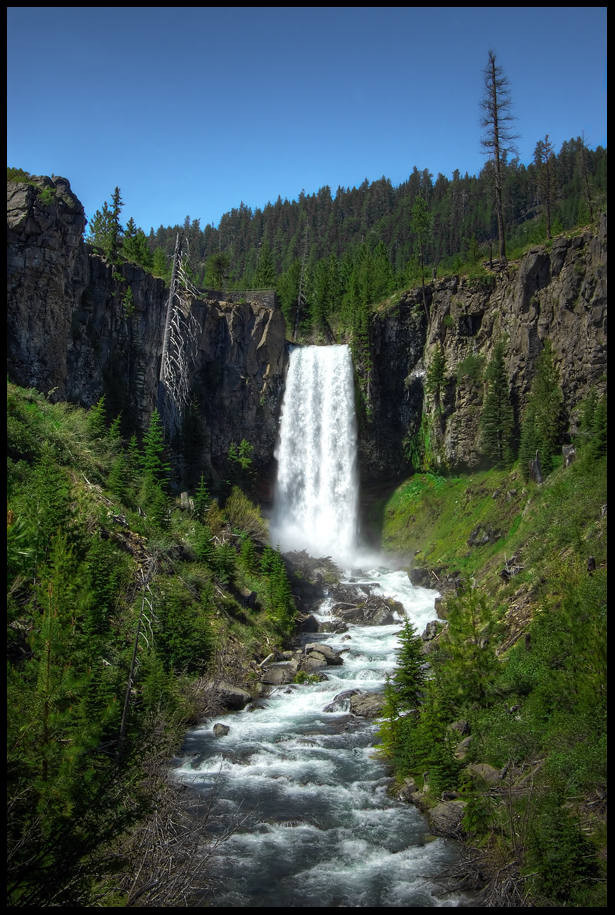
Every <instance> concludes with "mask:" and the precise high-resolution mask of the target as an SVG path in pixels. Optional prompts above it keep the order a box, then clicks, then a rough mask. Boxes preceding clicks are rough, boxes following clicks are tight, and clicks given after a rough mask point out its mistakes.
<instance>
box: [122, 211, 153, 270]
mask: <svg viewBox="0 0 615 915" xmlns="http://www.w3.org/2000/svg"><path fill="white" fill-rule="evenodd" d="M122 254H123V255H124V257H125V258H126V260H128V261H132V262H133V263H134V264H140V265H141V266H142V267H145V268H146V270H151V269H152V266H153V263H154V258H153V255H152V252H151V250H150V246H149V243H148V240H147V237H146V235H145V232H144V231H143V229H139V228H137V226H136V224H135V221H134V219H133V218H132V216H131V217H130V219H129V220H128V223H127V225H126V230H125V232H124V239H123V241H122Z"/></svg>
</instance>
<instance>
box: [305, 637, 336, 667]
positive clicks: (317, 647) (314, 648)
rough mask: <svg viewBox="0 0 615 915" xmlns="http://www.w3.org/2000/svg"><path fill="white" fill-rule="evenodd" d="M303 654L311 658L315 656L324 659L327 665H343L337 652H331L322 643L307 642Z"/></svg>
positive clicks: (330, 649) (331, 650)
mask: <svg viewBox="0 0 615 915" xmlns="http://www.w3.org/2000/svg"><path fill="white" fill-rule="evenodd" d="M305 653H306V654H308V655H310V656H311V657H313V656H314V655H316V656H317V657H318V656H320V657H322V658H324V660H325V661H326V662H327V664H343V663H344V660H343V658H341V657H340V655H339V654H337V652H335V651H333V649H332V648H330V647H329V646H328V645H324V644H323V643H322V642H308V644H307V645H306V646H305Z"/></svg>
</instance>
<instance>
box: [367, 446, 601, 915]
mask: <svg viewBox="0 0 615 915" xmlns="http://www.w3.org/2000/svg"><path fill="white" fill-rule="evenodd" d="M606 472H607V471H606V457H599V458H597V459H596V457H595V455H590V454H589V452H587V451H586V452H584V451H581V452H580V457H579V459H578V460H577V461H576V463H573V464H572V465H571V466H570V467H559V468H557V469H556V470H555V471H554V472H553V473H552V474H551V475H550V476H549V477H548V478H547V480H546V481H545V483H544V484H542V485H540V486H539V485H537V484H534V483H528V482H525V481H524V480H523V478H522V476H521V474H520V471H519V468H518V467H516V468H513V469H512V470H509V471H504V470H491V471H486V472H483V473H477V474H473V475H469V476H464V477H455V478H443V477H437V476H433V475H430V474H420V475H417V476H414V477H412V478H410V479H409V480H407V481H406V482H405V483H403V484H402V485H401V486H399V487H398V489H397V490H396V491H395V492H394V493H393V495H392V496H391V497H390V498H389V499H387V500H383V501H381V503H380V504H376V505H374V506H373V508H372V523H373V524H374V525H376V524H378V523H379V522H380V523H381V524H382V545H383V548H384V550H385V551H388V552H390V553H395V554H396V555H397V556H400V557H402V558H403V559H404V560H405V561H406V562H407V564H408V567H409V568H410V571H411V574H413V575H414V576H415V577H416V575H417V571H419V572H421V573H422V574H423V580H424V576H425V575H428V576H429V577H430V578H431V580H432V581H433V583H434V584H436V582H435V578H436V576H437V578H438V580H439V582H440V586H441V590H442V593H443V601H442V604H441V608H440V615H441V616H442V617H443V618H446V619H447V621H448V622H447V626H446V627H445V628H443V627H440V628H439V632H438V635H437V636H436V638H434V639H431V640H428V641H425V642H422V641H421V639H420V638H419V637H418V636H415V638H414V641H413V642H412V640H411V644H410V647H408V648H407V649H406V652H405V655H404V654H402V655H400V662H399V667H398V669H397V670H398V674H397V679H396V678H394V679H393V681H392V682H391V685H390V688H389V703H388V711H387V719H386V720H385V723H384V725H383V728H382V738H383V747H382V752H384V753H385V754H386V755H388V756H389V758H391V759H392V760H393V762H394V764H395V767H396V772H397V775H398V778H399V781H400V784H401V783H403V780H404V779H406V780H407V781H406V785H405V788H404V790H405V793H406V796H410V795H411V796H412V800H413V801H414V802H415V803H417V804H418V806H420V807H421V808H422V809H424V810H428V811H429V810H431V811H432V814H433V813H434V812H435V813H436V814H437V813H440V814H441V813H442V810H443V809H444V808H443V800H444V801H445V802H446V804H447V805H448V813H449V814H451V815H453V828H452V831H451V832H450V834H455V835H457V836H458V837H459V838H462V839H463V840H464V841H465V843H466V848H467V849H468V850H469V852H468V864H467V868H466V870H465V871H463V868H462V869H461V871H460V872H459V874H458V876H461V877H462V881H463V885H464V886H466V887H472V888H476V889H482V892H483V897H482V898H483V899H484V904H487V905H498V906H499V905H504V906H510V905H513V906H525V905H555V906H561V905H568V906H569V905H576V906H579V905H588V906H591V907H594V906H598V907H601V906H603V905H605V904H606V600H607V598H606V581H607V554H606V539H607V521H606V517H607V516H606ZM590 557H592V558H591V559H590ZM588 563H589V567H590V568H589V569H588ZM594 566H595V568H594ZM413 570H414V571H413ZM412 652H414V653H415V654H416V655H417V656H418V655H419V654H420V657H421V658H422V659H423V660H428V661H429V664H430V670H429V673H428V674H427V676H426V678H423V679H422V681H421V683H420V687H421V689H422V692H423V698H422V701H421V704H420V706H419V709H418V710H414V711H412V710H411V709H410V708H409V707H408V708H406V707H405V706H404V701H403V695H404V682H405V681H404V673H403V672H404V669H405V671H406V674H408V675H409V674H410V673H411V672H412V670H413V669H415V668H416V665H415V668H413V667H412V664H410V662H409V661H408V658H409V657H410V656H411V655H412ZM404 659H405V660H404ZM404 665H405V667H404ZM400 672H401V673H400ZM421 676H422V677H423V675H421ZM400 684H401V686H400ZM405 688H406V691H407V682H406V684H405ZM443 792H447V793H445V794H443ZM438 805H440V806H438ZM455 815H456V816H457V820H455ZM436 822H437V816H436Z"/></svg>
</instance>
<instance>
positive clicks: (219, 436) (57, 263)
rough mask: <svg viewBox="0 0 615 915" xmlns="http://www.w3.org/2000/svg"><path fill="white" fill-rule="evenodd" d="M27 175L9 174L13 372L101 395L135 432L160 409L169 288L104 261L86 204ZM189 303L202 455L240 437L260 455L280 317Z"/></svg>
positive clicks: (77, 394) (65, 390) (280, 343)
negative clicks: (90, 234) (88, 235)
mask: <svg viewBox="0 0 615 915" xmlns="http://www.w3.org/2000/svg"><path fill="white" fill-rule="evenodd" d="M32 180H33V182H34V183H29V182H21V183H16V182H7V230H8V303H7V324H8V372H9V377H10V379H11V380H12V381H14V382H16V383H17V384H20V385H23V386H24V387H34V388H36V389H37V390H40V391H43V392H48V391H51V390H53V394H52V395H51V398H52V399H53V400H69V401H72V402H74V403H79V404H82V405H84V406H89V405H91V404H92V403H95V402H96V401H97V400H98V399H99V398H100V397H101V396H102V394H103V393H104V394H105V396H106V404H107V406H108V407H109V409H110V411H111V412H112V413H117V412H119V411H120V410H121V411H122V413H123V415H124V416H125V417H129V418H130V425H131V426H132V428H134V429H135V430H139V429H140V430H143V429H145V428H146V427H147V425H148V422H149V417H150V415H151V412H152V409H153V408H154V406H155V405H156V398H157V389H158V375H159V371H160V359H161V352H162V337H163V331H164V322H165V316H166V302H167V295H168V290H167V288H166V287H165V284H164V281H163V280H161V279H157V278H155V277H153V276H152V275H151V274H149V273H147V272H146V271H145V270H143V269H142V268H141V267H139V266H137V265H135V264H128V263H125V264H120V265H116V266H112V265H110V264H107V263H106V262H105V260H104V259H103V257H102V256H101V254H100V252H99V251H98V250H97V249H96V248H94V247H92V246H91V245H88V244H86V243H85V242H84V241H83V230H84V227H85V222H86V220H85V214H84V210H83V206H82V205H81V203H80V202H79V200H78V199H77V197H76V196H75V194H74V192H73V191H72V190H71V187H70V184H69V182H68V181H67V180H66V179H65V178H54V179H53V180H52V179H50V178H46V177H42V178H33V179H32ZM41 192H43V196H42V197H41ZM128 288H130V289H131V291H132V298H133V304H134V310H133V312H132V314H130V315H129V314H127V313H126V310H125V308H124V297H125V295H126V292H127V290H128ZM191 309H192V313H193V315H194V317H195V318H196V320H197V322H198V325H199V327H200V332H199V334H198V340H197V341H196V345H195V352H196V356H195V359H194V361H193V364H191V366H190V382H191V390H192V395H193V397H194V399H195V401H196V402H197V403H198V404H199V411H200V414H201V418H202V420H203V423H204V427H205V442H206V444H205V454H204V457H205V460H209V461H210V462H212V461H213V462H214V463H215V462H216V459H217V458H223V457H224V456H225V455H226V454H227V453H228V448H229V445H230V444H231V442H233V441H235V442H236V443H239V442H240V441H241V439H243V438H245V439H247V440H248V441H249V442H250V443H251V444H252V445H253V446H254V458H255V459H256V461H257V462H259V463H261V464H262V463H266V462H267V461H269V460H270V459H271V457H272V456H273V449H274V445H275V439H276V434H277V421H278V415H279V410H280V405H281V399H282V394H283V387H284V373H285V370H286V364H287V352H286V346H285V324H284V318H283V316H282V313H281V312H280V310H279V309H278V308H272V307H270V306H268V305H265V304H259V303H258V302H243V303H233V304H229V303H226V302H222V301H216V300H212V299H206V300H200V299H196V298H195V299H192V301H191Z"/></svg>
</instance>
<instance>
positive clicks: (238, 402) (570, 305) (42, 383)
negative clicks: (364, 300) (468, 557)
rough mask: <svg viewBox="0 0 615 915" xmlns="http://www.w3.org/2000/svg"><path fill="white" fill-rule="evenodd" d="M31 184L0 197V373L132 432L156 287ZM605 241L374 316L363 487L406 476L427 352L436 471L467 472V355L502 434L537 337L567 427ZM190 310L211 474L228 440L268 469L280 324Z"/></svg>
mask: <svg viewBox="0 0 615 915" xmlns="http://www.w3.org/2000/svg"><path fill="white" fill-rule="evenodd" d="M33 182H34V183H25V182H24V183H14V182H8V185H7V229H8V303H7V312H8V315H7V317H8V371H9V376H10V378H11V380H12V381H15V382H17V383H18V384H21V385H24V386H27V387H29V386H32V387H35V388H37V389H38V390H41V391H44V392H47V391H51V390H53V394H52V395H51V396H52V397H53V398H54V399H56V400H61V399H66V400H70V401H73V402H76V403H81V404H84V405H90V404H92V403H94V402H95V401H97V400H98V398H99V397H100V396H101V395H102V394H103V393H105V394H106V397H107V403H108V405H109V407H110V408H111V410H112V412H114V413H116V412H118V411H119V410H122V412H123V415H124V416H125V417H128V418H129V424H130V426H131V428H137V429H138V428H140V429H144V428H145V427H146V426H147V423H148V421H149V416H150V414H151V411H152V409H153V407H154V405H155V402H156V393H157V383H158V375H159V369H160V358H161V350H162V334H163V328H164V321H165V309H166V299H167V290H166V288H165V285H164V282H163V281H162V280H160V279H156V278H154V277H152V276H151V275H150V274H148V273H147V272H146V271H144V270H142V269H141V268H140V267H138V266H136V265H133V264H121V265H118V266H111V265H109V264H107V263H106V262H105V261H104V259H103V258H102V257H101V256H100V254H99V253H98V252H97V250H96V249H94V248H92V247H91V246H89V245H87V244H86V243H85V242H84V241H83V229H84V226H85V214H84V211H83V207H82V205H81V203H80V202H79V200H78V199H77V198H76V196H75V195H74V193H73V192H72V190H71V188H70V184H69V182H68V181H67V180H66V179H65V178H57V177H56V178H54V179H53V180H52V179H50V178H37V179H33ZM606 239H607V224H606V216H602V217H601V219H600V223H599V227H598V229H597V231H595V232H594V233H590V232H584V233H583V234H581V235H577V236H576V237H574V238H570V239H568V238H564V237H558V238H556V239H554V240H553V242H552V243H550V244H549V245H548V246H539V247H536V248H533V249H532V250H531V251H530V252H529V253H528V254H526V255H525V256H524V257H523V258H522V260H520V261H519V262H518V263H510V264H509V265H508V267H507V268H506V269H504V270H502V271H499V272H493V273H491V274H489V275H485V276H482V277H478V278H477V279H475V280H474V281H472V280H470V279H468V278H467V277H465V278H464V277H462V278H458V277H455V276H451V277H448V278H446V279H442V280H437V281H435V282H434V283H432V284H430V285H429V286H427V287H426V297H427V313H428V315H429V317H428V318H427V316H426V313H425V308H424V306H423V301H422V293H421V290H412V291H409V292H406V293H404V294H403V295H401V297H399V298H398V300H397V301H395V302H390V303H389V304H387V305H386V306H385V307H383V308H382V309H381V310H379V311H378V312H377V314H376V315H375V317H374V320H373V322H372V324H371V329H370V341H369V358H368V359H367V360H364V361H361V360H360V361H359V362H358V364H357V381H358V385H357V387H358V390H360V392H361V400H362V409H361V411H360V412H361V420H360V464H361V471H362V477H363V480H364V481H366V480H370V481H378V480H394V479H397V478H399V477H401V476H403V475H405V474H407V473H408V472H409V471H410V469H411V463H410V460H409V453H410V446H411V442H412V439H413V437H415V436H416V434H417V432H418V431H419V429H420V428H421V423H422V419H423V417H425V416H427V415H429V413H430V411H431V410H432V407H433V405H432V404H430V398H429V397H428V396H426V395H425V391H424V381H425V371H426V365H428V364H429V360H430V359H431V356H432V353H433V350H434V347H436V346H438V345H441V346H442V347H443V350H444V353H445V357H446V367H447V377H448V384H447V387H446V390H445V392H444V396H443V402H442V407H443V416H442V420H439V421H438V423H433V422H432V424H431V429H430V434H431V435H432V437H433V438H434V441H435V444H436V445H437V447H436V448H435V449H434V453H435V454H436V459H437V461H439V462H440V463H441V464H442V465H443V466H446V467H448V468H449V469H451V470H469V469H472V468H475V467H477V466H478V465H479V464H480V461H481V450H480V430H479V417H480V411H481V405H482V391H481V385H480V380H479V381H478V382H477V378H476V373H475V372H474V373H472V372H467V371H464V366H465V367H466V368H467V367H468V365H469V361H468V359H469V357H475V365H477V364H480V362H481V360H482V365H483V367H484V365H485V364H486V363H487V362H488V360H489V359H490V357H491V354H492V352H493V348H494V346H495V344H496V342H497V341H498V340H501V339H502V340H505V341H506V362H507V369H508V377H509V380H510V393H511V399H512V402H513V405H514V409H515V414H516V418H517V421H519V420H520V418H521V415H522V412H523V408H524V406H525V403H526V401H527V397H528V394H529V391H530V387H531V383H532V379H533V377H534V375H535V371H536V360H537V358H538V355H539V353H540V351H541V349H542V346H543V343H544V340H545V339H546V338H547V337H549V338H550V339H551V342H552V344H553V347H554V350H555V353H556V358H557V360H558V367H559V371H560V376H561V384H562V390H563V394H564V409H565V412H566V415H567V419H568V422H569V424H570V426H571V427H572V428H573V427H574V424H575V408H576V406H577V405H578V404H579V402H580V400H582V398H583V397H585V396H586V394H587V392H588V390H589V388H590V387H591V386H592V385H597V387H598V388H599V389H600V388H601V385H602V382H601V379H602V378H603V377H604V375H605V372H606V300H607V292H606V283H607V281H606ZM128 288H130V289H131V291H132V297H133V302H134V311H133V313H132V314H131V315H130V314H127V313H126V309H125V307H124V297H125V295H126V292H127V290H128ZM191 310H192V314H193V316H194V317H195V319H196V321H197V323H198V327H199V329H200V330H199V341H198V355H197V359H196V362H195V364H194V365H193V366H192V367H191V376H190V381H191V385H192V393H193V397H194V400H195V402H197V403H198V405H199V412H200V415H201V418H202V419H203V422H204V425H205V439H206V444H205V448H204V459H205V460H206V461H209V463H210V464H213V465H215V464H216V462H217V461H219V460H221V459H223V458H224V456H225V455H226V454H227V452H228V447H229V445H230V443H231V442H232V441H236V442H238V441H240V440H241V439H242V438H246V439H248V440H249V441H250V442H251V443H252V445H253V446H254V456H255V458H256V459H257V462H258V463H259V464H260V465H261V466H263V465H265V464H267V463H268V462H270V461H271V459H272V457H273V451H274V446H275V440H276V435H277V424H278V417H279V411H280V405H281V400H282V394H283V387H284V374H285V370H286V365H287V347H286V345H285V326H284V319H283V317H282V314H281V312H280V311H279V309H277V308H276V307H272V306H271V304H268V303H265V302H262V303H258V302H235V303H229V302H222V301H218V300H216V299H203V300H199V299H192V300H191ZM471 361H472V360H470V363H471ZM436 440H437V441H436Z"/></svg>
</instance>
